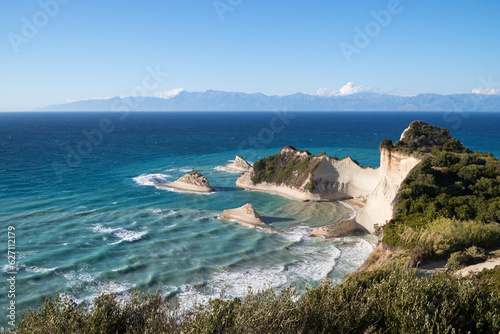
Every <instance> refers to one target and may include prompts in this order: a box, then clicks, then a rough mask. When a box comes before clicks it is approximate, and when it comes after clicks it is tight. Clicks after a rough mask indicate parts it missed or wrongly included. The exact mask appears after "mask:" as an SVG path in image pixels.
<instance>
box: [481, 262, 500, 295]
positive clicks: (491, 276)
mask: <svg viewBox="0 0 500 334" xmlns="http://www.w3.org/2000/svg"><path fill="white" fill-rule="evenodd" d="M478 277H479V279H480V282H481V283H482V284H485V287H484V289H485V290H486V291H487V292H490V293H493V294H495V295H497V296H498V295H499V294H500V266H496V267H495V268H493V269H484V270H483V271H481V272H480V273H479V274H478Z"/></svg>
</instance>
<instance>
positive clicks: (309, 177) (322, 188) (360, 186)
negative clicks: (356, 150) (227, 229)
mask: <svg viewBox="0 0 500 334" xmlns="http://www.w3.org/2000/svg"><path fill="white" fill-rule="evenodd" d="M378 177H379V172H378V170H377V169H373V168H369V167H361V166H360V165H359V164H358V163H357V162H356V161H354V160H352V159H351V158H349V157H346V158H344V159H337V158H329V157H328V156H326V154H324V153H323V154H320V155H317V156H315V155H312V154H311V153H309V152H308V151H301V150H297V149H295V148H294V147H292V146H286V147H285V148H283V149H282V150H281V151H280V152H279V153H278V154H276V155H273V156H270V157H267V158H264V159H262V160H259V161H258V162H256V163H255V164H254V166H253V168H252V169H251V170H250V171H249V172H247V173H245V174H243V175H242V176H241V177H240V178H239V179H238V180H237V182H236V185H237V186H239V187H242V188H245V189H248V190H256V191H263V192H269V193H274V194H278V195H281V196H284V197H288V198H292V199H297V200H302V201H305V200H308V201H325V200H327V201H335V200H343V199H348V198H357V197H366V196H368V194H370V192H371V191H372V190H373V189H374V188H375V186H376V185H377V181H378Z"/></svg>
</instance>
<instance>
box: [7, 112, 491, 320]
mask: <svg viewBox="0 0 500 334" xmlns="http://www.w3.org/2000/svg"><path fill="white" fill-rule="evenodd" d="M413 120H424V121H427V122H430V123H432V124H434V125H437V126H442V127H447V128H450V132H451V134H452V136H453V137H455V138H458V139H459V140H461V141H462V142H463V143H464V144H465V145H466V146H467V147H468V148H470V149H472V150H479V151H489V152H493V154H495V155H496V156H497V157H498V156H500V113H495V112H491V113H484V112H462V111H460V112H418V113H417V112H283V111H279V112H154V113H153V112H130V113H128V112H123V113H121V112H113V113H109V112H108V113H104V112H103V113H99V112H57V113H49V112H18V113H9V112H3V113H0V208H1V209H0V210H1V211H0V229H1V233H0V244H1V245H2V246H1V249H0V254H1V262H2V263H0V269H1V271H0V272H1V275H2V279H1V281H2V283H1V284H0V305H1V307H2V309H4V310H5V309H6V308H7V307H8V306H9V305H10V304H9V303H11V301H12V300H14V301H15V305H16V312H19V313H18V316H19V314H20V311H22V310H26V309H27V308H36V307H38V306H39V305H40V304H41V303H42V302H43V301H44V299H45V298H46V297H47V296H53V295H55V294H56V293H58V292H59V293H61V294H63V295H65V296H71V297H72V298H74V299H75V300H76V301H77V302H83V301H90V302H91V301H92V299H93V298H95V297H96V296H97V295H99V294H100V293H102V292H116V293H118V294H120V295H127V294H128V293H129V292H130V291H132V290H134V289H139V290H140V291H147V290H151V291H155V290H157V289H160V290H161V291H162V293H163V294H164V295H165V296H168V297H169V298H172V300H174V301H175V303H177V304H178V305H179V307H181V308H190V307H193V305H194V304H195V303H203V302H205V301H206V300H208V299H209V298H217V297H220V296H226V297H237V296H244V295H245V294H246V293H247V292H248V289H249V288H251V289H253V290H254V291H256V290H259V289H265V288H269V287H273V288H275V289H276V290H278V291H279V290H280V289H282V288H283V287H286V286H295V287H297V288H298V289H304V288H305V287H307V286H309V287H311V286H315V285H317V284H319V283H320V282H321V281H322V280H324V279H327V278H328V279H330V280H331V281H332V282H333V283H334V284H338V283H339V282H341V281H342V278H343V277H344V276H345V275H346V274H348V273H350V272H352V271H354V270H356V268H358V267H359V266H360V265H361V264H362V263H363V261H364V260H365V259H366V258H367V257H368V255H369V254H370V252H371V251H372V250H373V248H374V247H375V246H376V244H377V238H376V237H374V236H371V235H367V234H355V235H352V236H350V237H345V238H339V239H335V240H323V239H316V238H310V237H308V233H309V232H310V231H311V230H312V229H313V228H314V227H316V226H321V225H325V224H329V223H332V222H334V221H336V220H338V219H340V218H341V217H343V216H345V215H348V214H349V208H347V207H346V206H344V205H341V204H338V203H310V202H297V201H293V200H290V199H286V198H282V197H280V196H276V195H271V194H265V193H259V192H252V191H246V190H243V189H240V188H238V187H236V185H235V182H236V179H237V178H238V176H239V174H237V173H229V172H226V171H224V170H223V169H221V168H220V166H222V165H225V164H228V163H231V162H232V161H233V160H234V158H235V156H236V155H240V156H242V157H243V158H244V159H246V160H247V161H249V162H251V163H253V162H255V161H258V160H259V159H261V158H264V157H267V156H269V155H273V154H276V153H278V152H279V151H280V150H281V149H282V148H283V147H284V146H286V145H292V146H294V147H296V148H298V149H307V150H309V151H310V152H311V153H313V154H319V153H322V152H325V153H326V154H327V155H329V156H336V157H339V158H342V157H344V156H350V157H352V158H353V159H355V160H357V161H358V162H359V163H360V164H361V165H363V166H371V167H378V166H379V150H378V146H379V144H380V142H381V141H382V140H383V139H385V138H390V139H392V140H393V141H396V140H397V139H399V137H400V135H401V133H402V132H403V130H404V129H405V128H407V127H408V125H409V123H410V122H411V121H413ZM191 171H198V172H200V173H202V174H203V175H204V176H206V177H207V178H208V180H209V181H210V183H211V185H212V186H214V187H215V188H216V192H215V193H212V194H195V193H186V192H176V191H168V190H160V189H157V188H155V187H154V183H155V182H170V181H174V180H176V179H177V178H179V177H181V176H182V175H184V174H186V173H188V172H191ZM246 203H251V204H252V205H253V206H254V208H255V209H256V210H257V211H258V212H259V213H260V214H261V216H263V217H264V220H265V221H266V222H268V223H270V224H272V225H273V226H275V227H277V228H279V229H281V230H283V231H285V232H286V234H285V235H278V234H274V233H270V232H265V231H260V230H256V229H252V228H248V227H245V226H242V225H239V224H238V223H236V222H233V221H221V220H217V216H218V215H219V214H221V213H222V211H223V210H225V209H230V208H236V207H240V206H242V205H244V204H246ZM9 232H10V233H9ZM9 251H10V253H9ZM9 255H10V257H9ZM14 255H15V256H14ZM13 256H14V257H15V258H14V257H13ZM12 277H14V278H15V280H14V281H12V280H11V281H7V279H10V278H12ZM13 289H14V291H15V293H14V294H15V296H12V290H13ZM7 320H8V319H7V318H6V317H4V316H2V317H1V318H0V326H5V325H6V322H7Z"/></svg>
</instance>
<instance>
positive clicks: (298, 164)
mask: <svg viewBox="0 0 500 334" xmlns="http://www.w3.org/2000/svg"><path fill="white" fill-rule="evenodd" d="M322 155H324V154H322ZM320 156H321V155H320ZM315 158H316V156H314V155H312V154H311V153H309V152H308V151H305V150H297V149H296V148H295V147H293V146H287V147H285V148H284V149H283V150H282V151H281V152H280V153H278V154H275V155H272V156H270V157H267V158H264V159H261V160H259V161H257V162H256V163H254V165H253V170H254V175H253V177H252V182H253V183H254V184H257V183H261V182H267V183H276V184H278V185H280V184H287V185H293V186H296V187H300V186H301V185H302V184H303V183H304V181H305V180H306V179H307V178H308V176H309V175H310V174H312V173H313V172H314V170H315V169H316V167H317V166H318V164H319V160H318V159H315ZM307 189H308V190H313V189H314V185H313V184H312V183H311V184H310V185H308V186H307Z"/></svg>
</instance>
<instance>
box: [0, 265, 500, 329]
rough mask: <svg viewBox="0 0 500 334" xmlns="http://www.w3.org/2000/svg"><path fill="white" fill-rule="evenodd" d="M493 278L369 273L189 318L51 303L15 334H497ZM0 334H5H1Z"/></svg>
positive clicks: (127, 304) (117, 304)
mask: <svg viewBox="0 0 500 334" xmlns="http://www.w3.org/2000/svg"><path fill="white" fill-rule="evenodd" d="M499 292H500V270H498V269H497V270H489V271H485V272H483V273H481V274H480V275H478V276H476V277H471V278H463V277H456V276H453V275H450V274H446V273H445V274H438V275H435V276H431V277H424V278H419V277H418V276H417V274H416V273H415V272H414V271H407V270H404V269H403V270H401V269H392V270H390V271H383V270H376V271H371V272H366V273H362V274H359V275H356V276H351V277H350V278H349V279H347V280H346V281H344V282H343V283H342V284H339V285H336V286H332V284H331V282H329V281H325V282H323V283H322V284H321V285H319V286H317V287H315V288H309V289H306V290H305V291H303V292H301V291H299V290H296V289H294V288H285V289H284V290H282V291H281V292H279V293H277V292H276V291H274V290H273V289H272V288H270V289H266V290H263V291H258V292H255V291H249V292H248V294H247V295H246V296H245V297H244V298H218V299H214V300H210V301H209V302H208V303H205V304H203V305H197V306H196V307H194V308H193V309H191V310H188V311H181V310H179V309H178V308H176V307H175V306H172V305H171V304H170V303H169V302H168V301H167V300H166V299H164V298H163V297H162V296H161V294H160V293H159V292H157V293H155V294H149V293H144V294H143V293H139V292H135V293H133V294H132V296H131V297H130V298H129V299H123V297H120V296H117V295H116V294H103V295H101V296H99V297H98V298H97V299H95V300H94V302H93V304H92V305H89V304H85V305H77V304H76V303H75V302H74V301H72V300H70V299H64V298H62V297H61V296H60V295H56V296H55V297H54V298H52V299H47V300H46V302H45V304H43V305H42V306H41V307H40V308H39V309H38V310H31V311H29V312H27V313H24V314H23V316H22V318H21V320H20V322H19V325H18V327H17V329H16V332H17V333H53V334H57V333H90V334H92V333H498V331H499V330H500V317H499V314H500V293H499ZM3 333H6V332H3Z"/></svg>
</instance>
